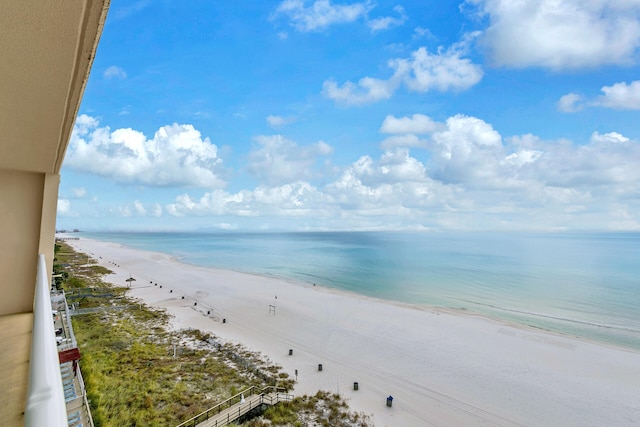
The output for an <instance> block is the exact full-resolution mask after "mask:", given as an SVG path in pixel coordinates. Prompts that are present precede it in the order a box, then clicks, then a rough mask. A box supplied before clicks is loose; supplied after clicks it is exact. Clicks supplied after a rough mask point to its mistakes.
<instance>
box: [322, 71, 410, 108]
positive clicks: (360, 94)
mask: <svg viewBox="0 0 640 427" xmlns="http://www.w3.org/2000/svg"><path fill="white" fill-rule="evenodd" d="M399 85H400V80H399V79H398V78H396V77H395V76H394V77H392V78H391V79H389V80H380V79H374V78H372V77H363V78H362V79H360V80H359V81H358V84H354V83H352V82H349V81H348V82H345V83H343V84H342V86H338V83H336V82H335V81H334V80H327V81H325V82H324V83H323V85H322V93H323V95H324V96H326V97H327V98H329V99H332V100H334V101H336V102H337V103H340V104H345V105H362V104H369V103H371V102H376V101H381V100H384V99H389V98H391V96H392V95H393V93H394V92H395V91H396V89H397V88H398V86H399Z"/></svg>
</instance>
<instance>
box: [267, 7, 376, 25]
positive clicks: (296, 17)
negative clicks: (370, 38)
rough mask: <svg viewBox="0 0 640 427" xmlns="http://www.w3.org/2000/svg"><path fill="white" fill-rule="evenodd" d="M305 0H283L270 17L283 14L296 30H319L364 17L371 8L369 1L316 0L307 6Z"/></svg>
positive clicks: (273, 17)
mask: <svg viewBox="0 0 640 427" xmlns="http://www.w3.org/2000/svg"><path fill="white" fill-rule="evenodd" d="M307 3H309V2H307V1H305V0H284V1H283V2H282V3H280V4H279V5H278V7H277V9H276V11H275V13H274V14H273V15H272V19H276V18H277V17H280V16H284V17H286V18H288V19H289V22H290V24H291V25H292V26H293V28H295V29H296V30H298V31H303V32H308V31H319V30H323V29H325V28H327V27H329V26H331V25H333V24H343V23H348V22H353V21H356V20H357V19H359V18H361V17H364V16H365V15H366V14H367V12H369V10H371V9H372V8H373V6H372V5H371V3H370V2H368V1H365V2H360V3H352V4H332V3H331V1H330V0H316V1H314V2H312V3H311V4H310V5H309V6H307Z"/></svg>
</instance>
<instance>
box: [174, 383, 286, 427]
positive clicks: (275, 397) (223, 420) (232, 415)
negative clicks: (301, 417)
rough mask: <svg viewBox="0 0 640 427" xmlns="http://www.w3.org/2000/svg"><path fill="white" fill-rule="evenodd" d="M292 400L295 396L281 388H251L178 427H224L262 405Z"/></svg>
mask: <svg viewBox="0 0 640 427" xmlns="http://www.w3.org/2000/svg"><path fill="white" fill-rule="evenodd" d="M243 397H244V400H243ZM292 399H293V396H292V395H291V394H287V393H286V392H285V391H284V389H281V388H276V387H265V388H263V389H262V390H260V389H258V388H257V387H251V388H248V389H246V390H244V391H243V392H242V393H238V394H236V395H235V396H233V397H231V398H229V399H227V400H225V401H224V402H222V403H219V404H217V405H216V406H214V407H212V408H210V409H208V410H206V411H205V412H202V413H201V414H198V415H196V416H195V417H193V418H191V419H190V420H187V421H185V422H184V423H182V424H180V425H179V426H178V427H223V426H227V425H229V424H231V423H233V422H234V421H236V420H237V419H238V418H240V417H241V416H243V415H244V414H246V413H248V412H249V411H251V410H253V409H255V408H257V407H259V406H261V405H269V406H273V405H275V404H277V403H279V402H286V401H291V400H292Z"/></svg>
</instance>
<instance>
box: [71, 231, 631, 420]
mask: <svg viewBox="0 0 640 427" xmlns="http://www.w3.org/2000/svg"><path fill="white" fill-rule="evenodd" d="M68 243H69V244H70V245H71V246H73V247H74V248H76V249H77V250H79V251H82V252H85V253H89V254H91V256H92V257H93V258H95V259H97V260H98V261H99V262H100V264H101V265H104V266H105V267H107V268H109V269H111V270H113V271H114V274H113V275H110V276H109V277H108V280H110V281H112V282H113V283H115V284H118V285H120V286H125V285H126V282H125V279H127V278H128V277H130V275H131V276H133V277H134V278H135V279H136V281H135V282H132V283H133V285H132V291H131V296H133V297H136V298H141V299H143V300H144V301H145V302H147V303H148V304H150V305H153V306H156V307H163V308H166V309H167V310H168V311H169V312H170V313H171V314H173V315H174V316H175V318H174V326H175V327H177V328H187V327H192V328H198V329H201V330H203V331H210V332H212V333H214V334H215V335H217V336H219V337H221V338H223V339H226V340H230V341H234V342H239V343H242V344H243V345H245V346H246V347H248V348H249V349H251V350H254V351H258V352H260V353H262V354H264V355H266V356H268V357H269V358H270V359H271V360H272V361H274V362H275V363H277V364H279V365H281V366H283V368H284V371H285V372H287V373H289V374H290V375H291V376H293V377H295V371H296V370H297V371H298V383H297V385H296V387H295V390H294V393H295V394H313V393H315V392H316V391H317V390H319V389H323V390H328V391H333V392H339V393H340V394H342V395H344V396H345V397H346V398H347V399H348V401H349V404H350V406H351V408H352V409H353V410H355V411H362V412H365V413H367V414H372V415H373V418H372V420H373V422H374V423H375V425H376V426H393V427H402V426H429V425H435V426H480V425H482V426H518V425H525V426H631V425H640V354H639V353H637V352H633V351H628V350H624V349H619V348H615V347H609V346H605V345H600V344H595V343H590V342H586V341H582V340H578V339H574V338H572V337H567V336H562V335H557V334H552V333H548V332H545V331H541V330H539V329H530V328H526V327H522V326H517V325H513V324H507V323H504V322H498V321H494V320H491V319H487V318H484V317H481V316H474V315H470V314H468V313H463V312H452V311H445V310H440V309H436V308H427V307H418V306H411V305H403V304H395V303H389V302H384V301H378V300H374V299H371V298H367V297H363V296H359V295H353V294H348V293H344V292H338V291H335V290H331V289H327V288H323V287H320V286H313V285H309V284H300V283H291V282H288V281H284V280H279V279H274V278H268V277H262V276H254V275H247V274H242V273H238V272H234V271H225V270H216V269H210V268H203V267H197V266H192V265H188V264H183V263H180V262H178V261H176V260H174V259H172V258H171V257H169V256H167V255H164V254H158V253H152V252H145V251H139V250H134V249H130V248H126V247H122V246H120V245H117V244H113V243H105V242H98V241H94V240H90V239H85V238H81V239H80V240H75V241H69V242H68ZM155 283H157V284H158V286H155V285H154V284H155ZM160 285H161V286H162V288H160ZM170 291H172V292H170ZM183 296H184V297H185V298H184V299H182V297H183ZM276 297H277V299H276ZM194 303H197V304H198V305H197V306H194ZM270 305H275V314H274V313H273V310H270V307H269V306H270ZM208 310H212V314H211V315H210V316H207V315H206V311H208ZM222 319H226V323H223V321H222ZM290 349H291V350H293V354H292V355H289V350H290ZM318 364H322V367H323V369H322V371H319V370H318ZM354 382H358V386H359V387H358V388H359V389H358V390H357V391H356V390H354V387H353V384H354ZM388 396H393V405H392V407H387V405H386V402H387V397H388Z"/></svg>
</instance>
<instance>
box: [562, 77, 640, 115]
mask: <svg viewBox="0 0 640 427" xmlns="http://www.w3.org/2000/svg"><path fill="white" fill-rule="evenodd" d="M600 90H601V91H602V93H603V95H602V96H599V97H597V98H595V99H592V100H585V99H583V98H582V97H581V96H580V95H576V94H575V93H569V94H567V95H564V96H563V97H561V98H560V100H559V101H558V104H557V105H558V110H560V111H562V112H565V113H573V112H576V111H580V110H582V109H583V108H585V107H587V106H589V107H604V108H612V109H614V110H640V80H635V81H632V82H631V83H626V82H619V83H615V84H613V85H611V86H603V87H602V88H601V89H600Z"/></svg>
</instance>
